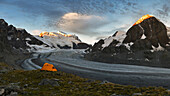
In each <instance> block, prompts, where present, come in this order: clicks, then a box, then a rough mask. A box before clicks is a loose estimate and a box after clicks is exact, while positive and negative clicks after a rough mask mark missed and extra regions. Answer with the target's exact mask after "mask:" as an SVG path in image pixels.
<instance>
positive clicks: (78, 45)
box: [73, 42, 91, 49]
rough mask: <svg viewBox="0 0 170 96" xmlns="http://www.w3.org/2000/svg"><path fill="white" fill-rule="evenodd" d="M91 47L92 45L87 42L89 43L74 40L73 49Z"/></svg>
mask: <svg viewBox="0 0 170 96" xmlns="http://www.w3.org/2000/svg"><path fill="white" fill-rule="evenodd" d="M89 47H91V45H89V44H87V43H78V44H75V43H74V42H73V49H87V48H89Z"/></svg>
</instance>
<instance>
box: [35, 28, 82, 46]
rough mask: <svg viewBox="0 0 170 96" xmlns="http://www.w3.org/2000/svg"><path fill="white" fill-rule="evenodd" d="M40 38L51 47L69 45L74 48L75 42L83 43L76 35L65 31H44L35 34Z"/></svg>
mask: <svg viewBox="0 0 170 96" xmlns="http://www.w3.org/2000/svg"><path fill="white" fill-rule="evenodd" d="M35 37H36V38H37V39H38V40H40V41H42V42H44V43H45V44H47V45H49V46H50V47H54V48H60V47H65V46H67V47H69V48H73V43H74V44H78V43H81V40H80V39H79V38H78V37H77V36H75V35H70V34H66V33H65V32H61V31H58V32H42V33H41V34H40V35H39V36H35Z"/></svg>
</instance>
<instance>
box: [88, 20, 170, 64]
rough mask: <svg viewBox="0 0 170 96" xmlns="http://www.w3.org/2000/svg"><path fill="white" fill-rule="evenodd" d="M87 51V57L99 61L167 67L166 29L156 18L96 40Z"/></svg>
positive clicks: (168, 53) (169, 55) (169, 53)
mask: <svg viewBox="0 0 170 96" xmlns="http://www.w3.org/2000/svg"><path fill="white" fill-rule="evenodd" d="M109 39H110V40H109ZM107 43H108V44H107ZM86 52H87V54H86V55H85V58H86V59H88V60H94V61H99V62H107V63H121V64H135V65H146V66H156V67H170V65H168V64H169V63H170V60H169V59H168V58H169V57H170V52H169V37H168V32H167V28H166V26H165V25H164V24H163V23H162V22H161V21H160V20H158V19H157V18H155V17H150V18H148V19H145V20H143V21H142V22H141V23H139V24H136V25H133V26H132V27H131V28H130V29H129V30H128V31H127V32H126V33H125V32H119V31H118V32H116V33H115V34H114V35H113V36H110V37H108V38H106V39H101V40H99V41H98V42H97V43H95V44H94V45H93V47H91V48H89V49H88V50H86Z"/></svg>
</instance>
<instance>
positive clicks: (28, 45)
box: [0, 19, 90, 66]
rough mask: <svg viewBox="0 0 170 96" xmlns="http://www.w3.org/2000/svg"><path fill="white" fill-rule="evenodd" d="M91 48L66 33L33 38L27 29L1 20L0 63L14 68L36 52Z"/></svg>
mask: <svg viewBox="0 0 170 96" xmlns="http://www.w3.org/2000/svg"><path fill="white" fill-rule="evenodd" d="M49 34H55V35H57V36H52V35H51V36H50V35H49ZM89 46H90V45H88V44H86V43H83V42H81V40H80V39H79V38H78V37H77V36H75V35H66V33H64V32H59V33H48V32H47V34H44V35H41V36H33V35H31V34H29V33H28V32H27V31H26V30H25V29H22V28H16V27H14V26H13V25H8V23H7V22H6V21H5V20H4V19H0V62H1V61H3V62H6V63H8V64H12V65H13V66H15V63H16V61H17V60H18V59H24V58H26V57H28V56H29V54H31V52H34V51H44V50H47V51H48V50H51V49H54V48H60V49H70V48H72V49H86V48H88V47H89Z"/></svg>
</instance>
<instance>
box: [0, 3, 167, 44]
mask: <svg viewBox="0 0 170 96" xmlns="http://www.w3.org/2000/svg"><path fill="white" fill-rule="evenodd" d="M169 5H170V0H0V18H2V19H5V20H6V21H7V22H8V23H9V24H12V25H14V26H16V27H18V28H24V29H26V30H27V31H28V32H29V33H31V34H34V35H35V34H39V33H40V32H42V31H48V32H57V31H58V30H61V31H64V32H66V33H68V34H76V35H77V36H79V38H80V39H81V40H82V41H84V42H87V43H90V44H92V43H94V42H96V41H98V40H99V39H101V38H104V37H108V36H110V35H112V34H114V33H115V31H117V30H121V31H125V32H126V31H127V30H128V28H130V27H131V26H132V25H133V24H134V23H135V22H136V21H137V20H138V19H139V18H140V17H141V16H143V15H146V14H151V15H154V16H155V17H157V18H158V19H160V20H161V21H162V22H163V23H164V24H165V25H167V26H170V6H169Z"/></svg>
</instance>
